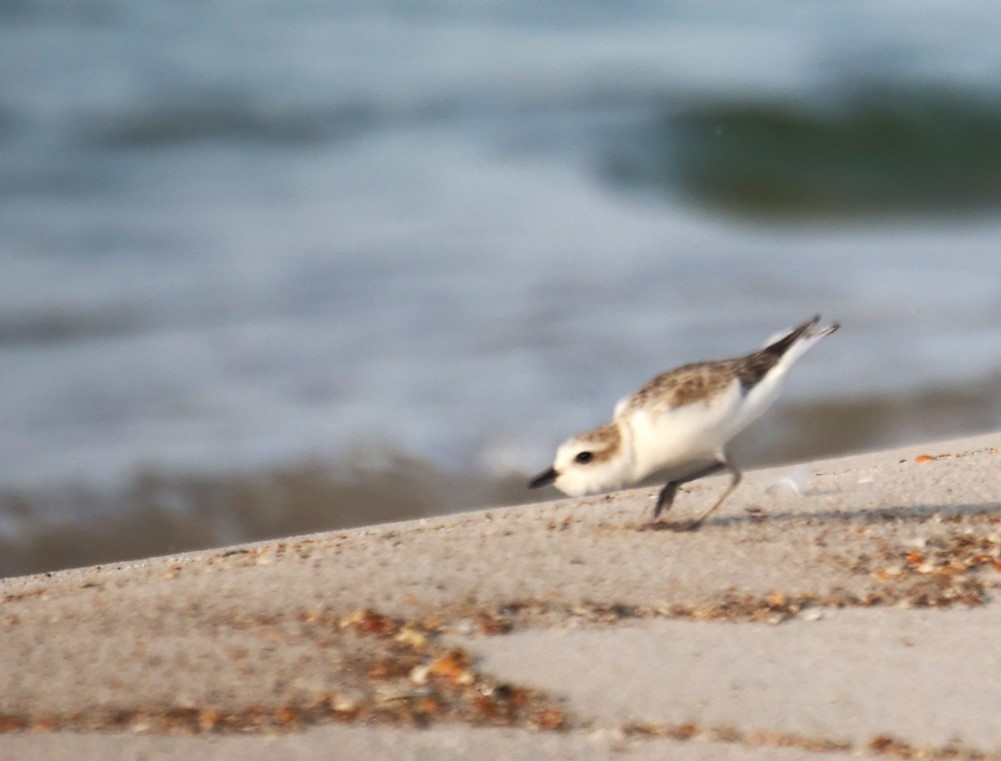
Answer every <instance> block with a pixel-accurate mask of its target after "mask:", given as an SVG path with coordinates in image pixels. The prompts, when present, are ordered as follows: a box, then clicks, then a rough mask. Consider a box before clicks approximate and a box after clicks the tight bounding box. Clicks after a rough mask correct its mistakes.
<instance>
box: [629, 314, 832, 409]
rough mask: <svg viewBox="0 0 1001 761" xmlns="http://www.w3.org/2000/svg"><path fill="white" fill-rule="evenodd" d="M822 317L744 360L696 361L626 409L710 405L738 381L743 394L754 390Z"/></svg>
mask: <svg viewBox="0 0 1001 761" xmlns="http://www.w3.org/2000/svg"><path fill="white" fill-rule="evenodd" d="M819 319H820V316H819V315H818V316H817V317H814V318H813V319H810V320H807V321H806V322H804V323H803V324H802V325H800V326H799V327H797V328H796V329H795V330H792V331H790V332H789V333H787V334H786V335H784V336H782V337H781V338H779V339H777V340H776V341H773V342H772V343H770V344H769V345H768V346H766V347H765V348H764V349H760V350H759V351H756V352H753V353H752V354H748V355H746V356H743V357H735V358H733V359H721V360H716V361H712V362H694V363H692V364H690V365H682V366H681V367H679V368H677V369H675V370H669V371H667V372H666V373H661V374H660V375H658V376H657V377H656V378H654V379H652V380H650V381H649V382H647V383H646V384H645V385H644V386H643V387H642V388H640V390H639V391H637V392H636V393H635V394H633V395H632V396H631V397H629V401H628V402H627V403H626V406H625V409H624V410H623V411H628V410H636V409H665V408H666V409H675V408H677V407H684V406H686V405H689V404H694V403H695V402H707V401H709V400H710V399H712V398H713V397H714V396H716V395H717V394H719V393H721V392H722V391H724V390H725V389H726V388H727V387H728V386H729V385H730V384H731V383H733V380H734V378H736V379H737V380H738V381H739V382H740V388H741V391H742V392H743V393H745V394H746V393H747V392H748V391H750V390H751V389H752V388H754V387H755V386H756V385H758V383H760V382H761V379H762V378H764V377H765V376H766V375H767V374H768V372H769V371H770V370H771V369H772V368H773V367H775V365H777V364H778V363H779V361H780V360H781V359H782V356H783V355H784V354H785V353H786V352H787V351H789V349H790V348H791V347H792V346H793V344H795V343H796V342H797V341H798V340H799V339H800V338H802V337H803V335H804V334H805V333H807V332H808V331H809V330H810V329H811V328H813V327H814V326H815V325H816V324H817V322H818V320H819Z"/></svg>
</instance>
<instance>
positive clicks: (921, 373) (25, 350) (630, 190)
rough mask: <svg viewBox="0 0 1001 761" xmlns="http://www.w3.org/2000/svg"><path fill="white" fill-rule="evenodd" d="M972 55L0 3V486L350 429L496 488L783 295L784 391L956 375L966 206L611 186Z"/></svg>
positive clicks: (673, 28) (691, 35) (599, 30)
mask: <svg viewBox="0 0 1001 761" xmlns="http://www.w3.org/2000/svg"><path fill="white" fill-rule="evenodd" d="M998 39H1001V9H998V8H997V6H995V5H994V4H992V3H988V2H983V1H982V0H980V1H979V2H966V3H963V2H950V3H932V2H928V3H920V4H899V3H897V4H887V3H883V2H877V1H875V0H873V1H871V2H867V1H864V0H854V1H853V2H841V3H827V2H825V3H821V2H802V3H754V4H745V3H738V2H710V3H706V2H670V3H669V2H626V3H611V2H598V1H597V0H594V1H592V2H578V3H551V4H549V5H546V4H542V5H540V4H538V3H527V2H519V1H518V0H501V1H500V2H495V3H491V4H477V3H469V2H461V3H449V2H444V3H443V2H436V3H420V2H409V3H390V2H383V3H379V2H364V3H362V2H323V3H319V2H316V3H314V2H289V1H288V0H281V1H280V2H279V1H278V0H258V1H257V2H240V3H226V2H213V3H180V4H177V3H175V4H169V3H168V4H163V3H154V2H149V1H148V0H129V1H128V2H125V1H124V0H93V1H92V2H73V3H65V2H44V1H43V0H20V2H17V3H14V4H9V5H7V6H5V9H4V10H2V11H0V229H2V231H3V232H2V235H0V272H2V273H3V275H2V278H0V486H4V487H17V488H33V487H36V486H40V485H47V484H52V483H74V482H85V483H92V484H105V483H113V482H116V481H120V480H123V479H128V478H130V477H131V476H132V475H133V474H134V473H136V471H137V470H138V469H140V468H144V469H148V468H153V469H157V470H160V471H171V470H177V471H183V472H189V471H198V472H215V471H222V470H225V469H230V468H250V469H253V468H259V467H263V466H269V465H273V464H276V463H282V462H291V461H296V460H300V459H302V458H321V459H329V460H334V461H336V460H337V458H339V457H342V456H345V453H349V452H351V451H352V450H353V449H354V448H356V447H358V446H366V447H369V446H372V445H375V447H376V448H379V447H385V448H386V449H387V450H389V451H396V450H398V451H404V452H408V453H413V454H415V455H418V456H421V457H424V458H427V459H428V460H431V461H432V462H435V463H439V464H441V465H442V467H444V468H447V469H453V470H455V469H459V470H461V469H467V470H475V471H479V472H485V473H502V472H507V471H508V470H516V471H517V470H524V471H533V470H536V469H538V468H539V467H540V465H544V464H546V462H547V461H548V458H549V456H550V454H551V450H552V447H553V446H554V444H555V443H556V442H557V441H558V440H559V439H561V438H563V437H564V436H565V435H566V434H568V433H570V432H573V431H576V430H580V429H583V428H587V427H590V426H592V425H594V424H595V423H598V422H600V421H601V420H602V419H603V418H604V417H605V416H606V415H607V414H608V413H609V412H610V410H611V408H612V405H613V404H614V402H615V400H616V399H617V398H619V397H620V396H621V395H623V394H625V393H627V392H629V391H631V390H633V389H634V388H635V387H636V386H638V385H639V384H640V383H641V382H642V381H644V380H645V379H646V378H647V377H648V376H650V375H651V374H653V373H655V372H658V371H660V370H663V369H665V368H667V367H669V366H671V365H674V364H679V363H681V362H685V361H690V360H694V359H701V358H712V357H718V356H726V355H728V354H731V353H736V352H741V351H745V350H749V349H751V348H753V347H755V346H756V345H757V344H759V343H760V342H761V341H762V340H763V339H764V338H765V337H767V336H768V335H770V334H772V333H773V332H774V331H776V330H777V329H779V328H781V327H783V326H786V325H790V324H793V323H794V322H797V321H799V320H802V319H804V318H806V317H808V316H810V315H811V314H813V313H814V312H817V311H821V312H823V313H825V315H826V316H829V317H830V318H837V319H840V320H842V321H843V323H844V329H843V331H842V332H841V333H839V334H837V336H836V337H832V338H831V339H830V340H829V341H827V342H825V344H824V345H823V346H822V347H819V348H818V349H817V350H816V351H815V352H814V353H813V354H811V355H810V356H809V357H808V358H807V359H806V360H804V362H803V363H802V366H801V367H799V368H797V371H796V373H795V374H794V376H793V378H792V380H791V383H790V386H789V389H788V396H787V398H788V399H789V400H790V402H791V403H802V404H807V403H810V402H811V401H812V400H824V401H827V402H832V401H834V402H836V401H837V400H851V399H857V398H863V397H866V398H868V397H881V398H886V399H891V400H892V399H893V398H894V397H895V395H898V394H914V393H919V392H922V391H924V390H928V389H939V388H942V389H957V388H958V389H961V388H962V387H963V384H964V383H966V382H967V381H968V380H970V379H973V380H976V381H977V382H979V383H983V382H984V379H990V378H993V377H995V376H996V373H997V371H998V369H999V368H1001V299H999V298H998V283H1001V256H999V254H998V252H999V243H1001V217H999V215H998V214H997V209H996V208H995V205H996V203H995V202H996V198H995V197H994V196H993V195H992V193H990V192H988V191H986V190H985V191H984V192H983V193H982V194H981V196H982V198H981V200H982V201H983V203H971V204H970V206H971V208H970V210H969V213H964V210H963V209H960V212H961V213H959V214H958V215H957V214H956V213H954V212H955V211H956V210H955V209H948V210H947V211H948V212H949V213H946V210H943V213H941V214H939V213H938V212H937V209H936V208H935V206H934V203H932V205H931V207H930V208H929V207H928V206H925V207H923V208H921V209H911V210H909V209H908V207H907V205H906V203H904V204H903V206H899V205H898V206H896V207H894V208H893V210H892V213H886V214H875V215H867V214H865V213H861V212H864V211H865V209H861V210H860V209H859V208H848V209H847V211H844V212H843V213H842V212H839V211H837V210H835V212H834V213H825V214H820V215H816V216H813V215H807V216H806V217H802V216H796V217H795V218H790V219H784V218H783V217H782V214H781V211H782V207H781V206H780V207H779V212H780V213H779V214H778V215H776V214H775V213H774V211H775V210H774V209H773V210H772V212H771V213H769V214H768V215H766V216H763V217H762V216H758V215H756V213H755V212H754V209H750V211H749V213H746V214H743V213H741V212H740V209H737V210H736V212H735V211H734V209H732V208H726V209H724V208H719V207H717V206H715V205H714V204H713V203H712V189H711V188H710V193H709V196H708V197H707V196H705V195H704V194H701V193H695V192H693V191H692V189H691V188H690V187H686V186H685V185H684V183H683V182H682V181H681V180H679V179H678V178H677V177H676V176H675V175H672V173H671V171H670V170H667V171H665V172H664V173H663V174H662V175H661V174H658V172H656V171H655V172H654V174H655V175H656V176H655V178H654V181H651V180H650V179H649V178H646V179H642V178H636V177H635V176H634V175H635V173H633V174H631V173H629V172H625V173H624V174H623V172H622V171H619V170H618V169H617V167H619V168H621V166H622V162H623V161H624V160H628V161H632V162H634V163H635V162H637V161H638V162H640V164H641V166H640V169H642V168H643V167H644V166H647V164H648V163H649V161H653V159H650V158H649V157H651V156H654V155H657V154H658V151H661V150H664V151H666V152H667V153H670V152H671V150H672V149H673V150H676V149H677V148H678V145H677V144H676V143H674V142H672V141H673V140H674V133H673V132H672V129H671V124H672V119H675V118H677V117H679V116H684V115H686V114H691V113H692V112H693V111H699V109H711V108H715V107H717V106H721V105H722V106H730V105H740V104H748V103H750V104H765V107H766V108H770V107H772V106H775V105H776V104H781V105H782V106H783V107H785V108H794V109H801V110H802V111H803V112H804V113H811V114H821V115H823V114H835V115H836V114H837V113H839V109H840V110H843V109H844V104H845V103H846V102H847V103H850V102H851V100H852V98H853V95H854V94H855V93H856V92H857V91H859V90H860V89H861V88H867V87H876V86H878V87H880V88H883V89H884V91H885V92H887V93H889V95H888V97H889V98H890V100H892V99H893V98H894V97H896V95H895V94H897V93H906V92H907V91H908V90H909V89H915V88H916V89H918V90H922V89H925V88H928V89H931V90H932V91H934V92H945V93H960V94H962V95H963V97H968V98H970V99H972V100H975V101H976V102H977V103H984V104H987V106H988V107H989V108H997V107H1001V91H999V90H998V88H997V85H996V83H997V82H998V81H1001V79H999V75H1001V46H999V45H998V43H997V41H998ZM901 97H904V96H901ZM942 116H943V114H941V113H937V114H932V115H931V116H929V117H928V118H929V119H930V120H931V123H932V126H933V127H934V124H935V123H936V122H935V120H936V119H938V118H940V117H942ZM832 118H835V117H832ZM985 118H986V117H985ZM834 123H835V124H837V123H838V122H837V120H836V118H835V122H834ZM984 123H987V124H993V123H994V122H991V121H989V120H988V121H986V122H984ZM720 129H722V127H721V128H720ZM877 132H878V130H877ZM891 134H892V131H891ZM874 139H878V134H877V138H874ZM953 139H955V138H954V137H950V136H949V135H944V137H943V140H945V141H949V140H953ZM961 141H962V137H961V136H960V142H961ZM780 145H781V143H780ZM742 150H744V151H745V154H744V155H750V154H751V153H753V152H754V150H755V148H754V145H753V141H752V144H751V146H750V147H749V148H748V147H745V148H743V149H742ZM645 156H646V157H647V158H644V157H645ZM624 157H625V158H624ZM737 161H738V162H739V161H740V159H739V157H738V159H737ZM644 162H647V163H646V164H645V163H644ZM912 168H913V167H912ZM634 169H635V166H634ZM970 171H971V172H972V171H974V170H970ZM640 173H641V174H642V172H640ZM975 179H976V178H975V177H974V178H973V179H971V181H970V182H971V186H972V185H973V184H974V180H975ZM816 181H817V182H819V183H823V181H824V178H823V177H820V178H816ZM894 183H896V184H894ZM960 183H961V184H962V180H960ZM904 187H905V181H903V180H898V179H895V178H894V177H890V178H889V181H888V183H887V188H888V190H884V191H883V192H885V193H886V194H889V196H890V199H889V200H890V201H893V200H894V199H893V194H894V192H895V190H894V188H897V189H900V190H901V192H902V189H903V188H904ZM754 193H755V190H754V188H753V187H752V188H750V190H748V195H749V197H752V198H753V196H754ZM974 195H976V194H974ZM849 200H850V199H849ZM975 200H976V199H975ZM867 203H868V202H867ZM849 206H850V204H849ZM890 206H893V204H892V203H891V204H890ZM978 420H979V422H980V423H981V424H982V425H983V426H984V427H989V426H992V425H996V424H997V423H998V422H1001V413H999V411H998V408H996V407H995V408H985V412H984V413H983V414H982V415H980V417H979V418H978ZM940 428H941V426H940V425H939V424H938V423H936V422H935V421H934V420H929V421H928V422H923V421H922V420H915V421H912V422H911V423H910V424H909V425H908V426H906V431H905V430H904V429H901V431H900V432H898V433H899V435H900V436H904V435H906V436H910V437H917V436H929V437H931V436H933V435H934V434H935V433H936V432H937V431H938V430H940ZM889 436H890V438H892V436H893V432H890V433H889Z"/></svg>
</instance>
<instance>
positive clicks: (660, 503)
mask: <svg viewBox="0 0 1001 761" xmlns="http://www.w3.org/2000/svg"><path fill="white" fill-rule="evenodd" d="M730 467H731V466H730V464H729V463H727V462H726V461H725V459H724V461H723V462H718V461H717V462H714V463H713V464H712V465H710V466H709V467H707V468H703V469H702V470H697V471H695V472H694V473H692V474H690V475H687V476H682V477H681V478H676V479H674V480H673V481H668V482H667V483H666V484H664V488H663V489H661V490H660V494H659V495H658V496H657V504H656V505H655V506H654V508H653V519H654V520H657V519H658V518H659V517H660V514H661V513H662V512H664V511H665V510H670V509H671V505H672V504H673V502H674V495H675V494H677V493H678V487H679V486H681V485H682V484H687V483H688V482H689V481H695V480H698V479H699V478H705V477H706V476H711V475H712V474H713V473H718V472H719V471H721V470H723V468H730ZM734 486H736V484H734ZM731 488H732V487H731ZM720 501H722V500H720ZM713 507H714V508H715V507H716V505H714V506H713ZM710 512H712V511H710ZM708 514H709V513H706V515H708ZM702 517H703V518H704V517H705V516H702Z"/></svg>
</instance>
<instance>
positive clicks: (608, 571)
mask: <svg viewBox="0 0 1001 761" xmlns="http://www.w3.org/2000/svg"><path fill="white" fill-rule="evenodd" d="M999 464H1001V434H992V435H987V436H980V437H976V438H968V439H963V440H957V441H947V442H937V443H932V444H925V445H921V446H913V447H907V448H903V449H897V450H893V451H885V452H878V453H872V454H865V455H859V456H853V457H847V458H841V459H835V460H825V461H817V462H810V463H804V464H799V465H789V466H784V467H779V468H773V469H768V470H759V471H753V472H750V473H748V474H747V475H746V478H745V480H744V483H743V484H742V485H741V487H740V488H739V489H738V490H737V492H736V493H735V494H734V495H733V496H732V497H731V498H730V499H729V500H728V501H727V502H726V503H725V504H724V506H723V507H722V508H721V509H720V510H719V511H718V513H717V514H714V516H713V517H712V518H711V519H710V520H709V521H708V522H707V524H706V525H705V526H704V527H703V529H702V530H700V531H698V532H695V533H679V532H674V531H670V530H663V528H661V527H652V526H651V525H650V524H649V517H650V510H651V507H652V503H653V499H654V496H655V494H656V489H649V488H648V489H637V490H632V491H625V492H620V493H615V494H611V495H605V496H599V497H592V498H585V499H579V500H556V501H551V502H546V503H543V504H537V505H529V506H522V507H512V508H502V507H498V508H495V509H489V510H483V511H478V512H470V513H464V514H459V515H451V516H444V517H440V518H433V519H425V520H418V521H409V522H404V523H395V524H385V525H379V526H372V527H367V528H361V529H353V530H348V531H338V532H332V533H326V534H315V535H309V536H301V537H294V538H288V539H284V540H277V541H271V542H264V543H258V544H253V545H242V546H237V547H228V548H222V549H216V550H210V551H204V552H196V553H190V554H185V555H180V556H173V557H159V558H153V559H150V560H144V561H140V562H130V563H122V564H112V565H105V566H97V567H93V568H85V569H79V570H72V571H63V572H59V573H53V574H42V575H36V576H28V577H20V578H10V579H5V580H2V581H0V596H2V597H0V599H2V605H0V630H2V640H0V641H2V645H0V674H2V675H3V677H2V681H3V684H4V689H3V690H2V691H0V732H2V734H0V761H7V759H32V758H45V759H64V758H65V759H70V758H73V759H81V758H83V759H89V758H93V759H98V758H101V759H104V758H182V757H183V758H185V759H202V758H234V757H242V758H250V759H253V758H272V757H276V756H278V757H282V758H293V759H294V758H307V757H308V758H311V759H313V758H335V757H336V758H367V759H372V758H435V759H451V758H455V759H458V758H468V757H470V754H471V753H473V752H474V751H475V752H476V754H477V755H478V756H479V757H487V756H493V757H505V758H519V757H526V758H528V757H531V758H536V759H538V758H552V759H557V758H560V759H563V758H579V759H592V758H593V759H598V758H607V757H609V756H610V755H613V754H615V755H616V756H617V757H623V758H636V759H647V758H650V759H653V758H665V757H670V758H680V759H801V758H812V757H814V756H817V757H818V758H820V757H823V758H825V759H839V758H849V757H852V758H859V757H862V758H869V757H872V758H877V757H889V758H933V759H934V758H943V759H945V758H950V759H951V758H978V759H985V758H986V759H991V758H998V759H1001V681H999V680H998V679H997V678H996V675H997V674H998V673H1001V648H999V647H998V646H997V644H996V632H997V631H998V630H999V627H1001V602H999V601H998V599H997V598H998V586H999V584H1001V469H999V467H998V465H999ZM723 484H724V481H723V479H720V478H714V479H707V480H705V481H702V482H698V483H695V484H692V485H691V486H690V487H689V488H687V490H684V491H683V492H682V493H681V495H680V496H679V498H678V500H677V503H676V505H675V507H674V510H673V514H672V515H669V518H671V519H679V520H681V519H683V518H684V517H686V516H689V515H692V514H694V513H696V512H698V510H699V509H701V508H702V507H703V506H704V505H705V504H706V502H707V501H708V500H710V499H712V498H713V495H715V494H716V493H718V491H719V490H720V489H721V488H722V487H723Z"/></svg>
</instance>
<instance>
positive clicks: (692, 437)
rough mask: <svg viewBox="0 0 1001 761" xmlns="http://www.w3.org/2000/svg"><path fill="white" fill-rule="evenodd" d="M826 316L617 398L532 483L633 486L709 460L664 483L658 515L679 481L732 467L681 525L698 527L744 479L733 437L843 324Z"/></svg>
mask: <svg viewBox="0 0 1001 761" xmlns="http://www.w3.org/2000/svg"><path fill="white" fill-rule="evenodd" d="M819 322H820V315H817V316H816V317H814V318H813V319H812V320H808V321H807V322H804V323H803V324H802V325H800V326H799V327H798V328H794V329H792V330H785V331H782V332H781V333H778V334H776V335H775V336H773V337H772V338H770V339H768V341H767V342H765V346H764V348H762V349H759V350H758V351H755V352H752V353H751V354H748V355H746V356H743V357H735V358H733V359H721V360H718V361H715V362H696V363H694V364H690V365H683V366H682V367H679V368H677V369H675V370H670V371H668V372H666V373H662V374H661V375H658V376H657V377H656V378H654V379H653V380H651V381H650V382H648V383H647V384H646V385H645V386H643V387H642V388H641V389H640V390H639V391H637V392H636V393H635V394H632V395H631V396H627V397H626V398H625V399H622V400H621V401H620V402H619V403H618V404H616V405H615V413H614V417H613V419H612V422H611V423H606V424H605V425H603V426H601V427H600V428H595V429H594V430H592V431H587V432H586V433H581V434H579V435H577V436H573V437H571V438H569V439H567V440H566V441H565V442H563V444H561V445H560V447H559V449H557V450H556V460H555V462H554V463H553V466H552V467H551V468H549V470H547V471H546V472H545V473H541V474H539V475H538V476H537V477H536V478H534V479H532V481H531V482H530V483H529V488H531V489H537V488H538V487H540V486H545V485H546V484H554V485H555V486H556V488H557V489H559V490H560V491H562V492H563V493H564V494H568V495H570V496H571V497H581V496H584V495H585V494H594V493H595V492H602V491H610V490H612V489H622V488H624V487H626V486H631V485H633V484H636V483H639V482H640V481H642V480H643V479H644V478H646V477H647V476H649V475H651V474H653V473H656V472H658V471H661V470H667V469H679V468H683V467H685V466H695V465H702V466H703V467H699V468H698V469H696V470H694V471H693V472H689V473H688V474H687V475H685V476H682V477H679V478H675V479H674V480H671V481H668V482H667V484H665V486H664V488H663V489H661V492H660V495H659V496H658V497H657V503H656V505H655V506H654V509H653V517H654V520H656V519H657V518H659V517H660V514H661V513H662V512H664V511H665V510H667V509H669V508H670V507H671V503H672V502H673V501H674V495H675V494H676V493H677V491H678V487H679V486H681V485H682V484H684V483H687V482H688V481H694V480H695V479H697V478H702V477H703V476H708V475H710V474H712V473H717V472H719V471H720V470H726V471H728V472H729V473H730V474H731V476H732V480H731V481H730V485H729V486H728V487H727V489H726V490H725V491H724V492H723V495H722V496H721V497H720V498H719V499H717V500H716V502H715V503H714V504H713V505H712V507H710V508H709V509H708V510H706V511H705V512H704V513H703V514H702V515H701V516H699V517H698V518H696V519H695V520H694V521H691V522H690V523H687V524H684V525H681V526H677V528H681V529H694V528H698V527H699V526H700V525H701V524H702V521H704V520H705V519H706V518H707V517H708V516H709V514H710V513H711V512H712V511H713V510H715V509H716V508H717V507H719V506H720V505H721V504H722V502H723V500H724V499H726V498H727V497H728V496H729V495H730V493H731V492H732V491H733V490H734V489H735V488H737V484H738V483H740V471H739V470H738V469H737V468H736V467H735V466H734V465H733V463H732V462H730V459H729V457H728V456H727V453H726V446H727V444H728V443H729V442H730V440H731V439H732V438H733V437H734V436H736V435H737V434H738V433H740V432H741V431H742V430H743V429H744V428H745V427H746V426H747V424H748V423H750V422H751V421H753V420H755V419H756V418H757V417H758V416H759V415H761V413H763V412H764V411H765V410H767V409H768V407H769V406H770V405H771V404H772V402H774V401H775V398H776V397H777V396H778V394H779V391H780V390H781V388H782V381H783V380H784V379H785V376H786V373H787V372H788V371H789V368H790V367H792V366H793V364H795V362H796V360H797V359H799V358H800V357H801V356H803V354H804V353H805V352H806V350H807V349H809V348H810V347H811V346H813V345H814V344H815V343H817V341H819V340H820V339H821V338H823V337H824V336H826V335H828V334H829V333H833V332H834V331H835V330H837V329H838V327H839V325H838V323H834V324H832V325H828V326H827V327H823V328H818V327H817V324H818V323H819ZM706 462H708V463H710V464H709V465H708V466H705V465H704V463H706Z"/></svg>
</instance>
